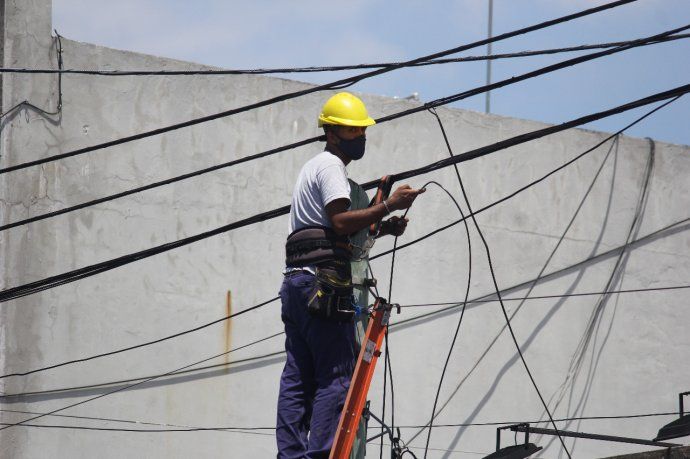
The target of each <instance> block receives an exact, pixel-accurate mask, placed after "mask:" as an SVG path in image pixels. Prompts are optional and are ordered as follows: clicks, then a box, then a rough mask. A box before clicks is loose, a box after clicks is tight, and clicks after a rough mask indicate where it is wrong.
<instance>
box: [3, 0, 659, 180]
mask: <svg viewBox="0 0 690 459" xmlns="http://www.w3.org/2000/svg"><path fill="white" fill-rule="evenodd" d="M635 1H637V0H618V1H614V2H610V3H607V4H604V5H601V6H598V7H595V8H590V9H587V10H583V11H580V12H577V13H574V14H570V15H567V16H562V17H560V18H557V19H552V20H549V21H545V22H542V23H539V24H535V25H532V26H529V27H525V28H522V29H518V30H514V31H512V32H507V33H504V34H501V35H497V36H495V37H491V38H486V39H483V40H478V41H475V42H473V43H469V44H466V45H462V46H458V47H455V48H451V49H447V50H444V51H440V52H436V53H433V54H429V55H426V56H422V57H418V58H416V59H412V60H409V61H405V62H402V63H399V64H395V65H391V66H389V67H385V68H381V69H378V70H373V71H370V72H366V73H362V74H359V75H355V76H352V77H349V78H343V79H340V80H337V81H333V82H330V83H327V84H323V85H319V86H314V87H312V88H308V89H304V90H300V91H294V92H291V93H287V94H283V95H280V96H277V97H272V98H269V99H265V100H263V101H260V102H255V103H252V104H249V105H245V106H243V107H239V108H235V109H231V110H226V111H223V112H220V113H216V114H213V115H207V116H203V117H200V118H196V119H193V120H188V121H185V122H182V123H176V124H172V125H169V126H165V127H161V128H157V129H153V130H150V131H146V132H142V133H139V134H135V135H131V136H127V137H122V138H120V139H115V140H111V141H108V142H104V143H101V144H98V145H92V146H89V147H85V148H80V149H77V150H73V151H70V152H66V153H60V154H57V155H52V156H48V157H45V158H42V159H36V160H33V161H29V162H25V163H22V164H17V165H14V166H10V167H6V168H3V169H0V174H3V173H7V172H11V171H15V170H19V169H24V168H27V167H31V166H36V165H39V164H44V163H46V162H51V161H56V160H58V159H64V158H68V157H72V156H76V155H80V154H84V153H87V152H91V151H95V150H99V149H103V148H108V147H112V146H115V145H121V144H123V143H127V142H132V141H135V140H140V139H143V138H147V137H151V136H154V135H160V134H163V133H165V132H170V131H174V130H177V129H182V128H185V127H189V126H194V125H197V124H201V123H205V122H208V121H212V120H216V119H219V118H224V117H228V116H232V115H235V114H238V113H242V112H246V111H249V110H254V109H256V108H260V107H264V106H267V105H271V104H275V103H278V102H282V101H285V100H289V99H294V98H296V97H301V96H305V95H307V94H311V93H315V92H318V91H324V90H329V89H342V88H345V87H348V86H351V85H353V84H355V83H357V82H359V81H362V80H364V79H367V78H371V77H374V76H377V75H382V74H384V73H388V72H391V71H393V70H397V69H400V68H404V67H410V66H412V65H414V64H417V63H419V62H424V61H428V60H431V59H437V58H441V57H444V56H447V55H450V54H456V53H459V52H462V51H466V50H468V49H472V48H476V47H478V46H482V45H485V44H487V43H494V42H497V41H501V40H505V39H507V38H511V37H515V36H518V35H523V34H526V33H529V32H533V31H535V30H540V29H544V28H547V27H551V26H554V25H556V24H560V23H563V22H568V21H571V20H573V19H577V18H580V17H584V16H588V15H591V14H594V13H598V12H601V11H605V10H608V9H611V8H615V7H618V6H622V5H625V4H628V3H632V2H635ZM659 38H661V37H659ZM614 49H615V48H614Z"/></svg>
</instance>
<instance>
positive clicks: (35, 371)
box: [0, 297, 280, 379]
mask: <svg viewBox="0 0 690 459" xmlns="http://www.w3.org/2000/svg"><path fill="white" fill-rule="evenodd" d="M278 299H280V297H275V298H271V299H270V300H267V301H264V302H262V303H259V304H257V305H254V306H252V307H249V308H247V309H243V310H242V311H238V312H236V313H234V314H230V315H227V316H225V317H221V318H220V319H216V320H213V321H211V322H208V323H205V324H203V325H199V326H198V327H194V328H191V329H189V330H184V331H181V332H178V333H175V334H172V335H168V336H165V337H163V338H158V339H155V340H153V341H147V342H145V343H140V344H136V345H134V346H129V347H124V348H122V349H117V350H115V351H110V352H104V353H102V354H96V355H91V356H89V357H82V358H80V359H74V360H68V361H65V362H61V363H56V364H53V365H48V366H45V367H41V368H36V369H33V370H28V371H24V372H17V373H8V374H4V375H0V379H3V378H9V377H11V376H27V375H30V374H34V373H38V372H40V371H46V370H52V369H54V368H59V367H64V366H65V365H72V364H75V363H81V362H88V361H89V360H95V359H99V358H101V357H107V356H111V355H115V354H120V353H122V352H127V351H131V350H134V349H139V348H142V347H145V346H151V345H153V344H158V343H161V342H163V341H167V340H169V339H173V338H178V337H180V336H183V335H187V334H189V333H193V332H196V331H199V330H203V329H204V328H208V327H210V326H211V325H215V324H217V323H220V322H225V321H226V320H229V319H232V318H233V317H237V316H241V315H242V314H246V313H248V312H250V311H254V310H256V309H259V308H261V307H262V306H266V305H267V304H270V303H273V302H274V301H277V300H278Z"/></svg>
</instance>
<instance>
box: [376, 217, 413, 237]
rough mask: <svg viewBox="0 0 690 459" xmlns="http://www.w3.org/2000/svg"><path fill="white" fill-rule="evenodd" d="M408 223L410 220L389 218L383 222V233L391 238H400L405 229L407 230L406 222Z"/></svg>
mask: <svg viewBox="0 0 690 459" xmlns="http://www.w3.org/2000/svg"><path fill="white" fill-rule="evenodd" d="M409 221H410V220H408V219H407V218H403V217H397V216H396V217H391V218H389V219H388V220H386V221H385V222H383V225H382V226H383V228H382V229H383V230H384V231H383V232H384V233H385V234H390V235H391V236H402V235H403V233H404V232H405V228H407V222H409Z"/></svg>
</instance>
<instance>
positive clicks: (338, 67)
mask: <svg viewBox="0 0 690 459" xmlns="http://www.w3.org/2000/svg"><path fill="white" fill-rule="evenodd" d="M684 38H690V34H682V35H675V36H673V37H665V38H660V39H658V40H657V41H655V42H650V43H646V45H652V44H655V43H664V42H668V41H675V40H680V39H684ZM630 41H631V40H626V41H616V42H608V43H596V44H588V45H577V46H568V47H562V48H548V49H539V50H529V51H519V52H514V53H501V54H491V55H483V56H465V57H455V58H444V59H432V60H429V61H425V62H418V63H416V64H413V65H410V67H425V66H429V65H439V64H452V63H460V62H476V61H486V60H491V61H493V60H501V59H513V58H522V57H532V56H545V55H551V54H560V53H570V52H576V51H588V50H590V49H606V48H613V47H615V46H622V45H626V44H628V43H630ZM400 63H401V62H400V61H397V62H383V63H377V64H351V65H332V66H308V67H279V68H257V69H225V70H202V69H190V70H183V69H180V70H85V69H63V70H55V69H36V68H17V67H14V68H13V67H5V68H0V73H28V74H51V73H62V74H69V75H94V76H199V75H209V76H212V75H218V76H223V75H265V74H274V73H316V72H339V71H346V70H362V69H378V68H384V67H390V66H391V65H397V64H400Z"/></svg>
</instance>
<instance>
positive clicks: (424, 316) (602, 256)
mask: <svg viewBox="0 0 690 459" xmlns="http://www.w3.org/2000/svg"><path fill="white" fill-rule="evenodd" d="M688 223H690V217H687V218H684V219H682V220H678V221H676V222H674V223H671V224H669V225H666V226H664V227H662V228H659V229H657V230H655V231H653V232H651V233H649V234H646V235H644V236H642V237H639V238H637V239H635V240H634V241H631V242H630V243H628V244H624V245H621V246H619V247H615V248H613V249H610V250H608V251H606V252H603V253H600V254H597V255H593V256H591V257H589V258H586V259H584V260H581V261H579V262H577V263H574V264H572V265H569V266H566V267H564V268H560V269H558V270H556V271H552V272H550V273H548V274H545V275H543V276H541V277H539V278H535V279H530V280H527V281H524V282H521V283H519V284H515V285H512V286H510V287H506V288H504V289H502V290H501V294H506V293H509V292H512V291H515V290H520V289H523V288H525V287H529V286H530V285H531V284H532V283H533V282H534V281H535V280H537V281H546V280H549V279H551V278H553V277H554V276H558V275H562V274H564V273H567V272H570V271H572V270H575V269H579V268H581V267H582V266H585V265H587V264H589V263H593V262H597V261H599V260H605V259H607V258H608V257H610V256H612V255H614V254H617V253H619V252H620V251H621V250H627V249H628V248H630V247H634V246H636V245H639V244H642V243H643V242H646V241H649V240H650V239H652V238H654V237H656V236H659V235H660V234H662V233H664V232H666V231H669V230H671V229H673V228H677V227H678V226H680V225H683V224H688ZM670 288H675V287H669V289H670ZM664 289H665V288H664V287H659V288H658V290H664ZM574 295H576V294H574ZM492 296H495V292H493V293H488V294H485V295H482V296H480V297H477V298H475V299H472V300H469V301H468V302H467V303H468V304H472V303H479V302H489V301H496V300H487V298H490V297H492ZM569 296H570V295H569ZM482 300H485V301H482ZM508 300H510V299H508ZM504 301H507V300H506V299H504ZM450 304H451V306H449V307H446V308H443V309H439V310H435V311H432V312H429V313H425V314H420V315H418V316H415V317H410V318H408V319H403V320H401V321H398V322H396V323H393V324H391V325H390V327H391V328H395V327H397V326H400V325H406V324H408V323H411V322H415V321H418V320H422V319H427V318H429V317H432V316H435V315H438V314H442V313H444V312H447V311H449V310H451V309H454V308H455V307H457V306H459V305H462V303H450ZM260 341H262V340H260ZM283 353H284V351H281V352H278V353H275V352H274V353H270V354H266V355H260V356H254V357H251V358H248V359H244V360H243V361H250V360H259V359H263V358H267V357H271V356H275V355H278V354H283ZM235 363H240V361H237V362H235ZM223 365H225V364H223ZM214 366H215V365H214ZM203 368H206V367H203ZM178 373H181V372H178ZM136 380H140V379H136ZM129 381H135V380H126V381H115V382H109V383H102V384H96V385H91V386H78V387H69V388H61V389H53V390H45V391H36V392H25V393H17V394H6V395H4V396H3V397H0V399H2V398H11V397H12V398H17V397H23V396H29V395H40V394H48V393H55V392H66V391H70V390H77V389H78V390H82V389H90V388H95V387H103V386H108V385H112V384H118V383H122V382H129ZM511 424H517V423H516V422H511Z"/></svg>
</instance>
